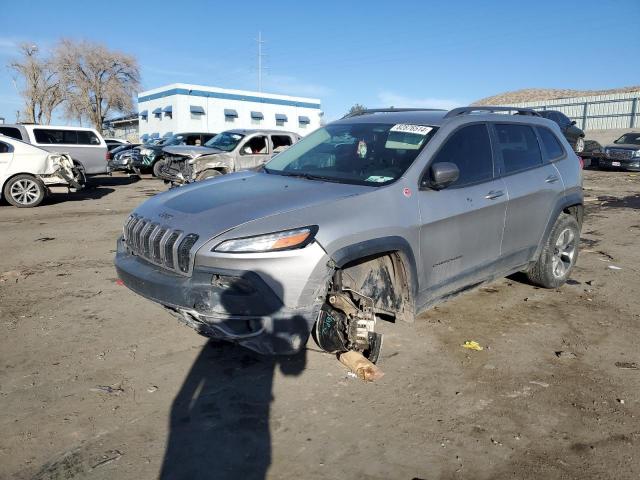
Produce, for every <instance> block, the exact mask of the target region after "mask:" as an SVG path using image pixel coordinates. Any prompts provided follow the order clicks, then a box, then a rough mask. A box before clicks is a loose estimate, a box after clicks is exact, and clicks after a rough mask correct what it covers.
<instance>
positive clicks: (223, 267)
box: [115, 107, 583, 361]
mask: <svg viewBox="0 0 640 480" xmlns="http://www.w3.org/2000/svg"><path fill="white" fill-rule="evenodd" d="M508 112H516V114H515V115H507V114H506V113H508ZM582 216H583V197H582V172H581V167H580V163H579V159H578V157H577V156H576V155H575V153H573V151H572V149H571V146H570V145H569V144H568V143H567V141H566V140H565V138H564V136H563V135H562V133H561V132H560V130H559V128H558V126H557V124H555V123H553V122H551V121H549V120H546V119H544V118H541V117H539V116H538V115H537V114H536V113H535V112H533V111H531V110H527V109H517V108H508V107H504V108H501V107H464V108H457V109H454V110H451V111H449V112H446V111H437V110H424V109H423V110H416V109H403V110H398V109H394V110H368V111H365V112H363V113H359V114H356V115H352V116H347V117H345V118H343V119H341V120H339V121H336V122H333V123H330V124H328V125H327V126H325V127H323V128H320V129H318V130H316V131H315V132H313V133H312V134H310V135H309V136H308V137H306V138H304V139H303V140H301V141H300V142H298V143H296V144H295V145H293V146H292V147H290V148H289V149H288V150H286V151H284V152H282V153H280V154H279V155H277V156H276V157H275V158H273V159H272V160H271V161H270V162H269V163H267V164H266V166H265V167H264V168H263V170H262V171H259V172H238V173H234V174H230V175H225V176H222V177H218V178H215V179H209V180H206V181H203V182H198V183H195V184H192V185H188V186H186V187H184V188H180V189H174V190H170V191H168V192H165V193H162V194H160V195H157V196H155V197H153V198H151V199H149V200H147V201H146V202H144V203H143V204H142V205H140V206H139V207H138V208H137V209H136V210H135V211H134V212H133V214H132V215H131V216H130V217H129V218H128V220H127V222H126V224H125V226H124V235H123V236H122V237H121V238H120V239H119V240H118V247H117V254H116V259H115V264H116V268H117V271H118V274H119V276H120V278H121V279H122V280H123V282H124V283H125V285H126V286H127V287H129V288H130V289H131V290H133V291H134V292H136V293H138V294H140V295H142V296H144V297H146V298H148V299H150V300H152V301H154V302H157V303H159V304H161V305H162V306H164V307H165V308H166V309H167V310H168V311H170V312H172V313H173V314H175V315H176V316H177V317H178V318H179V319H181V320H182V321H184V322H186V323H187V324H188V325H190V326H192V327H193V328H194V329H196V330H197V331H198V332H200V333H202V334H204V335H206V336H210V337H214V338H218V339H225V340H229V341H233V342H237V343H239V344H241V345H243V346H245V347H247V348H250V349H252V350H255V351H258V352H260V353H265V354H289V353H293V352H295V351H297V350H299V349H300V348H302V347H303V346H304V345H305V342H306V341H307V339H308V336H309V333H310V332H311V333H313V336H314V339H315V341H316V342H317V343H318V345H319V346H320V347H321V348H323V349H324V350H326V351H329V352H339V351H347V350H358V351H361V352H363V353H364V354H365V355H366V356H368V357H369V358H370V359H371V360H373V361H375V360H376V358H377V356H378V353H379V350H380V345H381V336H380V334H379V333H377V332H376V322H377V321H381V320H382V321H395V320H404V321H412V320H413V318H414V316H415V315H417V314H418V313H420V312H421V311H423V310H425V309H426V308H428V307H430V306H432V305H434V304H435V303H437V302H439V301H442V300H443V299H446V298H449V297H451V296H453V295H456V294H458V293H461V292H463V291H465V290H468V289H470V288H472V287H475V286H477V285H479V284H481V283H483V282H487V281H491V280H493V279H496V278H499V277H503V276H506V275H509V274H512V273H515V272H518V271H524V272H526V273H527V275H528V278H529V279H530V280H531V281H532V282H533V283H535V284H538V285H541V286H543V287H549V288H555V287H558V286H560V285H562V284H563V283H564V282H565V281H566V280H567V278H568V276H569V274H570V272H571V269H572V267H573V266H574V264H575V262H576V259H577V255H578V243H579V236H580V229H581V224H582Z"/></svg>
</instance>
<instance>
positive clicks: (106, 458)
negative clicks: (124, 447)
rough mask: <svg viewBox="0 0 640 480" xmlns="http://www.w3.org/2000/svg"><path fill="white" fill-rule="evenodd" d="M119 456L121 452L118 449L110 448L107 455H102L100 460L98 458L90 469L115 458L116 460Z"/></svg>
mask: <svg viewBox="0 0 640 480" xmlns="http://www.w3.org/2000/svg"><path fill="white" fill-rule="evenodd" d="M121 456H122V452H121V451H120V450H111V451H110V452H108V455H103V456H102V457H103V458H102V460H100V461H99V462H98V463H96V464H95V465H92V466H91V469H92V470H93V469H94V468H98V467H102V466H103V465H106V464H108V463H111V462H113V461H115V460H118V459H119V458H120V457H121Z"/></svg>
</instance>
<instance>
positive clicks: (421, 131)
mask: <svg viewBox="0 0 640 480" xmlns="http://www.w3.org/2000/svg"><path fill="white" fill-rule="evenodd" d="M431 130H433V127H427V126H426V125H409V124H405V123H398V124H397V125H394V126H393V127H391V129H390V130H389V131H390V132H403V133H416V134H418V135H426V134H427V133H429V132H430V131H431Z"/></svg>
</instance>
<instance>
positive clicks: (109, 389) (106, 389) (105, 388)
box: [89, 385, 124, 395]
mask: <svg viewBox="0 0 640 480" xmlns="http://www.w3.org/2000/svg"><path fill="white" fill-rule="evenodd" d="M89 390H90V391H92V392H100V393H109V394H115V395H120V394H121V393H124V389H123V388H122V387H120V386H117V387H116V386H111V385H98V386H97V387H96V388H91V389H89Z"/></svg>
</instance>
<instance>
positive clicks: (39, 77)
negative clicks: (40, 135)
mask: <svg viewBox="0 0 640 480" xmlns="http://www.w3.org/2000/svg"><path fill="white" fill-rule="evenodd" d="M18 49H19V51H20V58H19V59H16V60H14V61H12V62H11V63H10V64H9V68H11V69H12V70H13V71H14V72H15V73H16V74H17V76H18V77H19V79H15V80H21V81H22V83H23V88H22V90H21V91H20V95H22V98H23V99H24V109H23V111H22V113H21V114H20V115H19V119H21V120H22V121H25V122H29V123H38V124H46V125H48V124H49V123H51V115H52V113H53V111H54V110H55V109H56V107H57V106H58V105H60V104H61V103H62V101H63V100H64V94H63V90H62V88H61V86H60V79H59V77H58V75H57V72H56V70H55V68H54V65H53V64H52V63H51V62H50V61H49V60H46V59H43V58H41V57H40V55H39V51H38V47H37V45H34V44H32V43H23V44H21V45H19V47H18Z"/></svg>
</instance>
